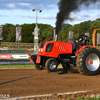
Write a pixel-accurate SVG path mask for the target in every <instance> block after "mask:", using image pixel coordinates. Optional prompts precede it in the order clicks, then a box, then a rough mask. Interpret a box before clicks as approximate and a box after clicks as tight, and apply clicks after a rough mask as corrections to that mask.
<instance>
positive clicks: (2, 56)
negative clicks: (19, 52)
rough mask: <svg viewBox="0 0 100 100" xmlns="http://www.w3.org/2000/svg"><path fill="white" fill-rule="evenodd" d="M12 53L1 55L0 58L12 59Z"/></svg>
mask: <svg viewBox="0 0 100 100" xmlns="http://www.w3.org/2000/svg"><path fill="white" fill-rule="evenodd" d="M11 58H12V55H3V54H2V55H0V59H11Z"/></svg>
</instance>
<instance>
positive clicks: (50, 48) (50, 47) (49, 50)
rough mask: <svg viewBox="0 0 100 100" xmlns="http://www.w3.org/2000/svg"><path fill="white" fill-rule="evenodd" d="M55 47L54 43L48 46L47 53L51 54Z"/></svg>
mask: <svg viewBox="0 0 100 100" xmlns="http://www.w3.org/2000/svg"><path fill="white" fill-rule="evenodd" d="M53 46H54V43H50V44H48V45H47V47H46V52H51V51H52V49H53Z"/></svg>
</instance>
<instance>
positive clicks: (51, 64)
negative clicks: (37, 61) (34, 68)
mask: <svg viewBox="0 0 100 100" xmlns="http://www.w3.org/2000/svg"><path fill="white" fill-rule="evenodd" d="M57 67H58V62H57V61H56V59H54V58H49V59H48V60H47V61H46V63H45V68H46V70H47V71H48V72H54V71H56V69H57Z"/></svg>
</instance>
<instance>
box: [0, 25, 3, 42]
mask: <svg viewBox="0 0 100 100" xmlns="http://www.w3.org/2000/svg"><path fill="white" fill-rule="evenodd" d="M2 33H3V26H0V40H2V39H3V38H2Z"/></svg>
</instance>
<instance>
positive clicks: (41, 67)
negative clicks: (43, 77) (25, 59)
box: [34, 64, 44, 70]
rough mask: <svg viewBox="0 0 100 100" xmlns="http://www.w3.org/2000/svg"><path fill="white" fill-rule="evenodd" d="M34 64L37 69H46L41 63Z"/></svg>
mask: <svg viewBox="0 0 100 100" xmlns="http://www.w3.org/2000/svg"><path fill="white" fill-rule="evenodd" d="M34 65H35V68H36V69H37V70H43V69H44V67H43V66H41V65H39V64H34Z"/></svg>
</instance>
